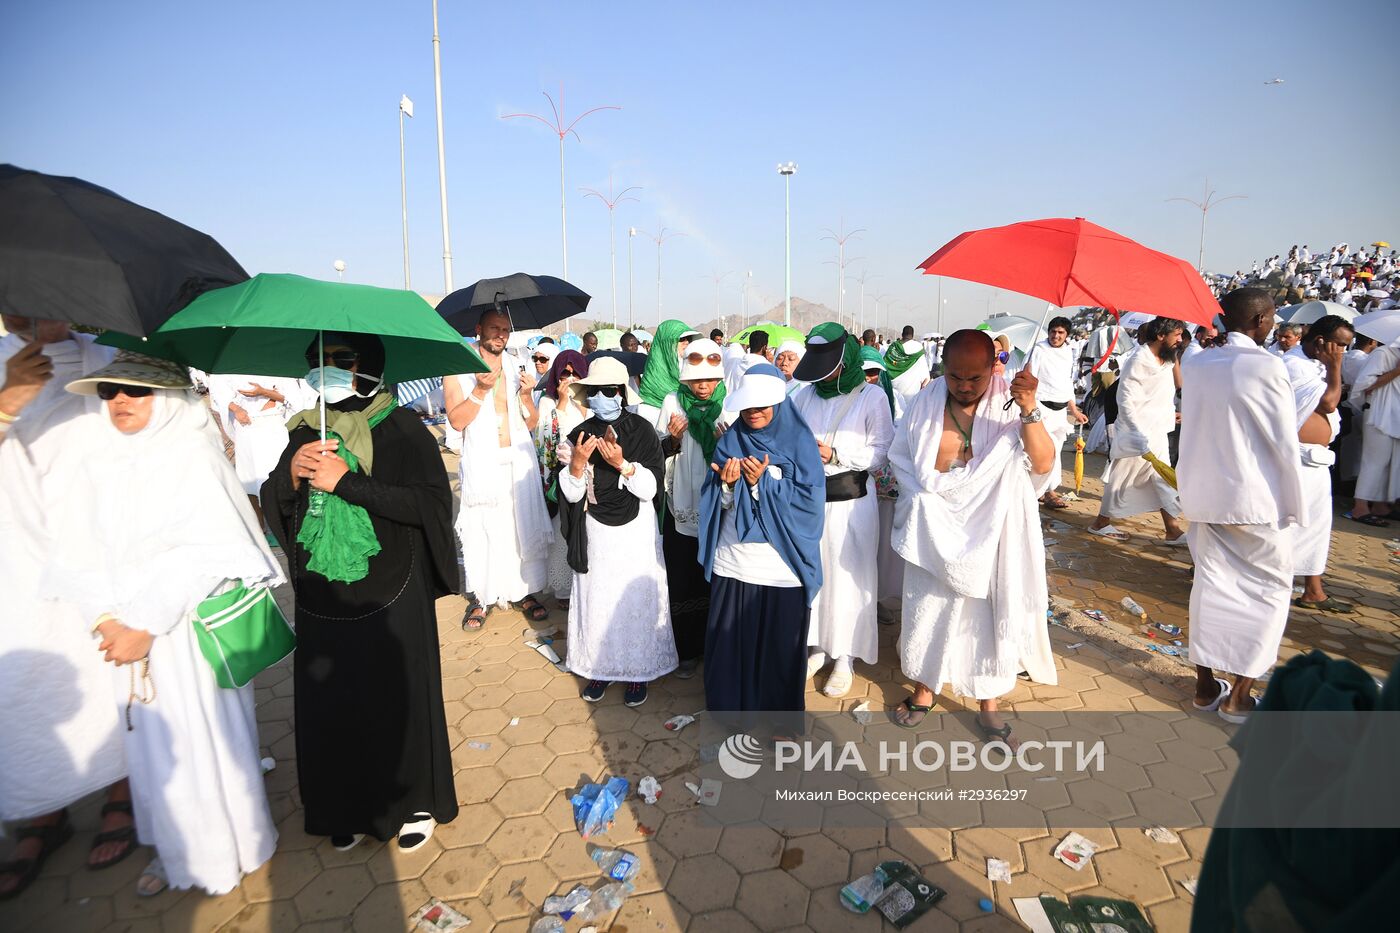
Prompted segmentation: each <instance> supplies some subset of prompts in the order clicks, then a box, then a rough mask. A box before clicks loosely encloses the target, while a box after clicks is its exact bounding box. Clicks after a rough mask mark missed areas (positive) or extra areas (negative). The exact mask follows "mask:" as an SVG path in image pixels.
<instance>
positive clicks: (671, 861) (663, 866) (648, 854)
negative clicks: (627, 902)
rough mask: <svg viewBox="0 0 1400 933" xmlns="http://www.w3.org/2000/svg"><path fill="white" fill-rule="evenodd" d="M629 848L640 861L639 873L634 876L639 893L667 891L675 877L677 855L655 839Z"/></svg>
mask: <svg viewBox="0 0 1400 933" xmlns="http://www.w3.org/2000/svg"><path fill="white" fill-rule="evenodd" d="M628 848H629V849H630V850H631V851H632V852H633V853H635V854H636V856H637V861H638V863H639V867H638V868H637V874H635V875H633V876H632V884H633V885H634V886H635V887H636V889H637V893H638V894H646V893H649V892H651V891H665V890H666V886H667V885H669V884H670V883H671V879H672V878H673V877H675V871H676V857H675V856H674V855H672V854H671V853H670V852H667V851H666V850H665V849H663V848H662V847H661V846H659V845H657V843H656V841H655V840H654V839H653V840H650V841H648V842H646V843H643V844H641V845H633V846H629V847H628Z"/></svg>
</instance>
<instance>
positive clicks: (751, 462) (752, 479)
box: [731, 454, 768, 486]
mask: <svg viewBox="0 0 1400 933" xmlns="http://www.w3.org/2000/svg"><path fill="white" fill-rule="evenodd" d="M731 462H732V461H731ZM739 469H740V470H741V471H742V472H743V474H744V482H746V483H748V484H749V485H750V486H757V485H758V481H759V479H761V478H762V477H763V474H764V473H765V472H766V471H767V470H768V455H767V454H764V455H763V459H762V460H759V459H758V458H757V457H745V458H744V459H743V460H742V461H740V463H739Z"/></svg>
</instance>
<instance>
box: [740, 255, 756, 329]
mask: <svg viewBox="0 0 1400 933" xmlns="http://www.w3.org/2000/svg"><path fill="white" fill-rule="evenodd" d="M752 287H753V270H752V269H750V270H749V271H748V272H745V273H744V281H743V285H742V291H743V308H744V324H745V325H747V324H748V323H749V289H750V288H752Z"/></svg>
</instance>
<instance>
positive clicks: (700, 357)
mask: <svg viewBox="0 0 1400 933" xmlns="http://www.w3.org/2000/svg"><path fill="white" fill-rule="evenodd" d="M685 361H686V362H687V363H689V364H690V365H691V366H699V365H700V364H701V363H709V364H710V365H711V366H718V365H719V364H720V363H722V362H723V361H724V357H722V356H720V355H719V354H718V353H711V354H710V355H709V356H706V355H705V354H703V353H690V354H687V355H686V358H685Z"/></svg>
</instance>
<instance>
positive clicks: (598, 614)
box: [559, 441, 680, 683]
mask: <svg viewBox="0 0 1400 933" xmlns="http://www.w3.org/2000/svg"><path fill="white" fill-rule="evenodd" d="M572 455H573V446H572V445H571V444H569V442H568V441H565V442H564V444H563V445H562V446H561V447H560V448H559V458H560V460H562V461H563V462H565V463H567V462H569V458H570V457H571V456H572ZM592 482H593V469H592V467H591V466H590V467H589V468H587V469H586V470H585V471H584V475H583V477H582V478H577V479H576V478H575V477H574V475H573V474H572V473H571V472H569V471H568V470H567V469H566V470H563V471H561V472H560V474H559V491H560V492H561V493H562V494H563V495H564V497H565V498H567V499H568V500H569V501H570V502H579V501H581V500H582V499H583V498H584V496H585V495H587V494H588V490H589V486H590V485H591V484H592ZM618 482H619V483H620V484H621V487H622V488H623V489H626V490H627V491H628V492H630V493H632V494H633V495H634V496H636V497H637V498H638V499H640V500H641V503H640V506H641V507H640V508H639V509H638V510H637V515H636V517H635V518H633V519H632V520H631V521H630V522H628V523H627V524H625V525H605V524H603V523H602V522H600V521H597V520H596V519H594V518H593V517H592V516H585V518H584V521H585V522H586V523H587V528H588V573H575V574H574V587H573V597H572V599H571V600H570V601H569V657H568V663H569V670H570V671H572V672H573V673H575V674H577V675H579V676H580V677H586V678H588V679H589V680H620V681H624V682H626V683H647V682H648V681H652V680H656V679H657V678H658V677H662V676H664V675H666V674H669V673H670V672H671V671H673V670H675V669H676V667H677V665H678V664H679V663H680V659H679V658H678V657H677V655H676V641H675V637H674V636H673V635H672V633H671V595H670V590H669V587H667V585H666V565H665V563H664V558H663V557H662V554H661V534H660V532H659V530H658V529H657V526H656V508H655V497H656V493H657V489H656V477H655V476H654V475H653V474H652V472H651V471H650V470H646V469H642V468H641V467H638V468H637V471H636V472H635V473H633V474H632V475H631V476H630V477H626V476H624V477H621V478H619V480H618Z"/></svg>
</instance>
